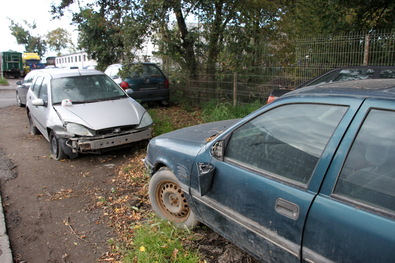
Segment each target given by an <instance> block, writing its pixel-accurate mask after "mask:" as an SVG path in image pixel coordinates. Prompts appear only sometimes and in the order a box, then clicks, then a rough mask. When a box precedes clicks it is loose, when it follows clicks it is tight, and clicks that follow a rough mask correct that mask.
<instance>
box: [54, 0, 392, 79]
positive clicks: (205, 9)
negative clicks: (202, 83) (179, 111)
mask: <svg viewBox="0 0 395 263" xmlns="http://www.w3.org/2000/svg"><path fill="white" fill-rule="evenodd" d="M76 3H77V2H76V1H74V0H62V1H61V4H59V6H53V10H52V12H54V14H57V15H63V10H64V9H65V8H66V7H68V6H69V5H71V4H76ZM394 8H395V1H392V0H380V1H376V0H366V1H360V0H350V1H340V0H334V1H327V0H300V1H290V0H286V1H283V0H245V1H237V0H217V1H209V0H174V1H168V0H156V1H149V0H135V1H129V0H96V1H93V2H92V3H91V4H89V5H87V6H85V7H83V8H81V9H80V11H79V12H77V13H75V14H74V22H76V23H77V25H78V29H79V31H80V40H79V46H80V48H82V49H85V50H86V51H87V52H88V53H89V54H90V55H91V56H92V58H94V59H96V60H98V62H99V67H98V68H99V69H104V67H105V66H107V65H109V64H111V63H114V62H132V61H134V59H135V51H137V50H141V47H142V46H143V44H144V42H145V41H146V40H147V39H152V40H153V41H154V43H155V45H156V46H157V47H158V52H157V53H156V56H158V57H160V58H162V60H163V63H164V65H163V66H164V68H166V67H168V68H172V69H177V70H179V72H182V73H183V74H184V75H185V76H187V77H188V78H195V79H198V78H199V73H201V71H203V69H204V71H205V73H208V74H210V76H211V78H212V79H215V78H216V77H217V75H216V74H217V73H221V72H223V71H227V70H232V71H241V70H244V69H245V68H252V69H258V68H259V67H262V66H265V65H268V64H277V65H278V66H288V65H290V64H294V63H295V62H296V61H295V60H296V58H295V55H294V54H295V49H296V47H295V41H294V40H295V39H296V38H301V37H318V36H321V35H322V34H330V35H333V34H338V33H344V32H349V31H360V30H365V31H370V30H379V29H388V28H391V29H393V28H394V23H393V21H394V20H395V12H394ZM191 20H192V21H194V22H193V23H188V22H187V21H191ZM124 64H126V63H124Z"/></svg>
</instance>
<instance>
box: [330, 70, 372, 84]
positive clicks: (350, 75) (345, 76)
mask: <svg viewBox="0 0 395 263" xmlns="http://www.w3.org/2000/svg"><path fill="white" fill-rule="evenodd" d="M373 75H374V70H373V69H343V70H341V71H340V73H339V76H337V77H336V79H334V80H333V82H337V81H350V80H359V79H371V78H373Z"/></svg>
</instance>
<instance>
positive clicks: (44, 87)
mask: <svg viewBox="0 0 395 263" xmlns="http://www.w3.org/2000/svg"><path fill="white" fill-rule="evenodd" d="M37 97H38V98H39V99H43V100H44V101H48V79H45V78H44V80H43V82H42V84H41V86H40V88H39V90H38V96H37Z"/></svg>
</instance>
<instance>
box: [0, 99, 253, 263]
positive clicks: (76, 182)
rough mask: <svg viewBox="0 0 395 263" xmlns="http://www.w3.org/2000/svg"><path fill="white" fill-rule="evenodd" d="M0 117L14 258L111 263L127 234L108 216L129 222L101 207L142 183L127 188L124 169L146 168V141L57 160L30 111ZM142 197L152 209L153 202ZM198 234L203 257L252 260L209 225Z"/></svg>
mask: <svg viewBox="0 0 395 263" xmlns="http://www.w3.org/2000/svg"><path fill="white" fill-rule="evenodd" d="M162 110H163V111H165V112H164V113H163V114H165V115H166V116H168V115H169V116H172V118H174V119H176V120H181V119H183V118H182V117H181V116H185V115H186V114H185V112H180V109H179V108H177V107H175V108H173V109H172V107H167V108H163V109H162ZM177 114H178V115H177ZM179 115H180V116H179ZM184 118H185V117H184ZM0 120H1V121H0V134H1V136H0V186H1V188H0V189H1V196H2V200H3V206H4V212H5V217H6V224H7V232H8V235H9V238H10V243H11V248H12V251H13V255H14V261H15V263H22V262H24V263H55V262H56V263H57V262H59V263H85V262H86V263H91V262H111V260H110V258H111V252H112V251H111V247H110V243H109V242H108V240H110V239H111V238H113V239H115V240H117V237H120V236H122V233H120V232H119V231H122V227H121V228H120V229H118V228H113V227H111V226H110V224H111V220H113V221H114V220H115V221H116V220H120V222H118V221H116V222H115V223H114V222H113V223H114V224H113V225H122V224H124V222H123V221H122V220H123V219H122V217H120V218H119V219H118V218H117V217H115V218H114V217H113V216H112V214H111V213H112V212H111V211H113V210H114V209H115V208H114V207H108V208H107V209H108V210H107V211H105V209H103V207H101V206H100V205H98V204H100V200H102V198H103V197H106V200H107V199H109V198H110V197H111V195H119V194H122V193H123V192H122V191H114V193H113V189H117V188H119V189H123V191H129V192H136V191H137V192H138V191H140V190H141V189H140V188H143V185H138V184H137V185H135V186H134V187H132V188H130V187H127V186H129V184H130V182H129V181H127V179H125V178H123V177H122V176H120V174H119V171H120V169H122V167H123V166H124V165H125V164H130V163H136V164H137V166H136V171H134V172H135V173H137V170H139V171H140V170H143V169H144V165H143V163H142V162H141V159H142V158H143V157H142V156H141V152H143V151H145V148H146V144H145V143H139V144H136V145H135V146H134V147H131V148H128V149H125V150H122V151H113V152H109V153H107V154H103V155H85V156H80V157H79V158H77V159H74V160H72V161H70V160H67V161H62V162H59V161H55V160H52V159H51V158H50V156H49V145H48V142H47V141H46V140H45V139H44V137H42V136H41V135H36V136H34V135H31V134H29V132H28V122H27V117H26V109H25V108H18V107H17V106H10V107H6V108H0ZM187 121H188V120H187ZM134 152H136V153H138V154H133V153H134ZM140 172H141V171H140ZM141 174H143V172H141ZM122 180H125V181H122ZM117 184H119V185H120V186H119V185H118V186H117ZM129 188H130V189H129ZM119 189H118V190H119ZM136 189H137V190H136ZM139 189H140V190H139ZM128 196H132V195H129V194H128ZM115 198H116V196H115V197H114V199H115ZM131 201H133V200H131ZM141 202H143V203H144V206H146V209H150V208H149V205H148V204H147V203H148V200H141ZM115 205H117V204H115ZM105 214H106V215H105ZM109 218H112V219H109ZM195 231H196V233H197V234H198V235H199V236H200V237H201V238H199V239H198V240H195V241H194V244H192V245H191V246H192V247H194V248H195V249H197V250H198V251H199V252H200V254H201V258H202V261H203V262H208V263H217V262H218V263H236V262H250V263H253V262H255V260H253V259H252V258H251V257H250V256H248V255H247V254H245V253H244V252H243V251H241V250H240V249H238V248H237V247H235V246H234V245H232V244H230V243H229V242H228V241H226V240H225V239H223V238H221V237H219V236H218V235H217V234H215V233H214V232H213V231H211V230H210V229H208V228H199V229H196V230H195Z"/></svg>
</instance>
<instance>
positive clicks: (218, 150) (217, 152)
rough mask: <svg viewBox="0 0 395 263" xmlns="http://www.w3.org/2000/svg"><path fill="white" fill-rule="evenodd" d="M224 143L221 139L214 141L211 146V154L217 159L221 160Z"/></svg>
mask: <svg viewBox="0 0 395 263" xmlns="http://www.w3.org/2000/svg"><path fill="white" fill-rule="evenodd" d="M224 145H225V142H224V141H223V140H221V141H218V142H216V143H215V144H214V145H213V147H212V148H211V155H212V156H213V157H214V158H215V159H218V160H221V161H223V159H224Z"/></svg>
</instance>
